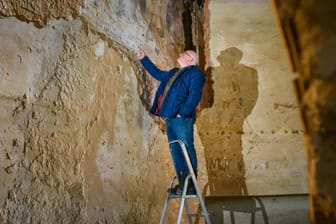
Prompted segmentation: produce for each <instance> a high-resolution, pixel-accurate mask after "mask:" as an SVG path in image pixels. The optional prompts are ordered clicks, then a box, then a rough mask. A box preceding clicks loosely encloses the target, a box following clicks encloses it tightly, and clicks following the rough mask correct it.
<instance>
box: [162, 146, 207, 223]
mask: <svg viewBox="0 0 336 224" xmlns="http://www.w3.org/2000/svg"><path fill="white" fill-rule="evenodd" d="M171 144H179V145H180V147H181V149H182V152H183V155H184V158H185V160H186V162H187V165H188V169H189V175H188V176H187V177H186V179H185V181H184V185H183V191H182V194H181V195H178V194H173V193H171V192H170V191H169V189H171V188H172V187H173V185H174V181H175V179H176V176H174V177H173V178H172V180H171V182H170V184H169V188H168V191H167V196H166V200H165V203H164V206H163V211H162V215H161V219H160V224H163V222H164V219H165V216H166V213H167V209H168V203H169V200H170V199H180V200H181V202H180V208H179V213H178V218H177V222H176V223H177V224H180V223H181V220H182V213H183V207H184V208H185V210H186V214H187V216H188V221H189V224H192V217H193V216H196V217H197V218H199V217H204V218H205V221H206V223H207V224H211V222H210V219H209V214H208V212H207V210H206V207H205V204H204V200H203V198H202V194H201V191H200V189H199V187H198V184H197V180H196V176H195V173H194V170H193V168H192V165H191V162H190V159H189V155H188V153H187V149H186V147H185V144H184V143H183V141H181V140H174V141H171V142H169V145H171ZM190 179H191V180H192V182H193V184H194V187H195V190H196V194H191V195H189V194H187V188H188V184H189V183H190V181H189V180H190ZM190 198H197V199H198V201H199V203H200V206H201V209H202V213H190V209H189V206H188V202H187V200H188V199H190Z"/></svg>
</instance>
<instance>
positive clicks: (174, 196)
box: [168, 193, 197, 198]
mask: <svg viewBox="0 0 336 224" xmlns="http://www.w3.org/2000/svg"><path fill="white" fill-rule="evenodd" d="M184 197H185V198H197V195H196V194H187V195H185V196H184ZM168 198H182V194H172V193H169V194H168Z"/></svg>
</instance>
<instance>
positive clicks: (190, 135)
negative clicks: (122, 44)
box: [137, 49, 205, 195]
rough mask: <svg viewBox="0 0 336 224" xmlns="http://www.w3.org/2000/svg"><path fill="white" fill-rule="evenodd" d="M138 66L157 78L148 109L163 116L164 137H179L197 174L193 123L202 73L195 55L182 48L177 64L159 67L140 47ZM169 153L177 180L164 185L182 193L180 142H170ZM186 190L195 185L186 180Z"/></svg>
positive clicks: (190, 191) (183, 169)
mask: <svg viewBox="0 0 336 224" xmlns="http://www.w3.org/2000/svg"><path fill="white" fill-rule="evenodd" d="M137 58H138V60H140V62H141V64H142V66H143V67H144V68H145V69H146V71H147V72H148V73H149V74H150V75H151V76H152V77H153V78H155V79H157V80H158V81H160V85H159V87H158V89H157V91H156V94H155V98H154V102H153V106H152V108H151V110H150V112H151V113H152V114H154V115H156V116H158V117H161V118H162V119H163V120H165V125H166V133H167V137H168V141H169V142H172V141H175V140H181V141H182V142H183V143H184V145H185V147H186V151H187V153H188V155H189V158H190V162H191V165H192V168H193V171H194V173H195V176H197V155H196V151H195V147H194V127H193V125H194V123H195V120H196V107H197V105H198V104H199V102H200V100H201V96H202V89H203V86H204V84H205V75H204V74H203V72H202V71H201V70H200V69H198V68H197V67H196V65H197V64H198V56H197V54H196V52H195V51H193V50H186V51H184V52H182V53H180V54H179V57H178V58H177V63H178V65H179V67H178V68H172V69H170V70H168V71H163V70H160V69H159V68H158V67H157V66H156V65H154V64H153V62H152V61H151V60H150V59H149V58H148V57H147V56H146V55H145V53H144V51H143V50H141V49H140V50H139V52H138V54H137ZM169 148H170V153H171V156H172V160H173V163H174V167H175V171H176V176H177V178H178V184H177V185H175V186H172V188H170V189H168V191H170V193H172V194H177V195H179V194H182V191H183V186H184V180H185V179H186V177H187V176H188V175H189V173H190V172H189V169H188V166H187V163H186V160H185V157H184V155H183V152H182V150H181V146H180V144H170V146H169ZM187 194H195V187H194V186H193V183H192V182H191V183H190V184H188V189H187Z"/></svg>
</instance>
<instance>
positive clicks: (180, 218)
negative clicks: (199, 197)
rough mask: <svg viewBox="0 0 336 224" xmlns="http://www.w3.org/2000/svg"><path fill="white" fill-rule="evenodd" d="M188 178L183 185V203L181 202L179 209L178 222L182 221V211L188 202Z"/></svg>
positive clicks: (178, 223)
mask: <svg viewBox="0 0 336 224" xmlns="http://www.w3.org/2000/svg"><path fill="white" fill-rule="evenodd" d="M187 183H188V182H187V180H186V181H185V184H184V185H183V191H182V195H181V204H180V210H179V214H178V218H177V222H176V223H177V224H180V223H181V220H182V213H183V207H184V205H185V203H186V195H187V188H188V184H187Z"/></svg>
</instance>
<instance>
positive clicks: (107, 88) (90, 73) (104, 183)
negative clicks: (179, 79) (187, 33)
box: [1, 19, 165, 223]
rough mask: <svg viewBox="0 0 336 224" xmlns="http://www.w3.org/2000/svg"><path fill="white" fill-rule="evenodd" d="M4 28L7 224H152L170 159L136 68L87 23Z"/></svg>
mask: <svg viewBox="0 0 336 224" xmlns="http://www.w3.org/2000/svg"><path fill="white" fill-rule="evenodd" d="M1 27H3V28H4V29H2V30H3V31H4V33H6V35H1V40H2V43H6V44H4V45H2V47H3V48H5V49H1V50H2V52H6V56H7V57H5V58H4V59H5V60H6V63H2V65H6V68H3V67H2V71H3V72H5V74H6V73H8V74H7V75H6V76H3V77H5V79H4V80H2V81H3V82H2V84H3V85H4V86H5V87H6V88H2V98H1V99H2V103H1V106H2V107H1V108H2V111H3V113H2V122H1V123H2V142H1V144H2V153H1V161H2V163H1V164H4V167H3V168H4V169H2V173H1V179H2V180H3V181H2V183H3V184H5V186H3V188H2V192H3V194H1V195H2V196H3V197H2V198H1V199H2V200H1V202H2V204H1V208H2V209H1V214H2V219H4V220H8V221H9V222H13V223H20V222H25V223H28V222H31V221H32V222H46V223H58V222H62V223H85V222H88V223H95V222H97V221H99V222H103V221H109V222H116V223H148V218H149V217H150V216H149V215H150V212H151V211H150V209H151V206H152V204H154V205H155V203H156V201H157V198H156V195H161V194H160V193H162V192H160V193H158V194H156V193H155V192H156V189H157V188H156V186H155V185H156V184H153V183H158V182H159V180H157V181H156V182H154V181H153V180H154V179H155V178H150V176H158V173H156V171H157V170H158V169H157V167H158V166H159V167H162V166H163V168H165V163H163V164H161V165H157V164H159V158H158V154H157V152H158V151H156V150H155V148H156V147H155V144H156V143H155V142H156V141H155V139H153V138H154V137H155V134H153V133H152V132H155V125H154V129H153V130H152V128H151V127H152V125H153V124H152V122H151V119H150V118H149V117H148V115H146V114H147V113H146V110H145V107H144V106H143V105H142V103H141V101H140V98H139V93H138V90H137V89H138V88H137V81H136V80H137V79H136V75H135V71H136V70H134V69H135V68H136V67H135V66H134V64H133V65H132V64H131V61H130V59H129V58H128V57H127V55H125V54H124V53H123V52H121V51H120V50H119V51H117V50H116V49H118V48H117V47H116V48H113V47H109V46H108V44H107V43H106V42H105V41H103V40H102V39H101V38H100V37H99V36H97V35H93V34H91V33H89V34H87V33H86V32H85V29H84V28H85V26H84V25H83V24H82V23H81V22H80V21H76V22H73V23H68V22H64V21H62V22H54V23H53V24H52V25H51V26H50V27H48V28H44V29H41V30H38V29H37V28H35V27H34V26H33V25H32V24H30V25H26V24H24V23H22V22H19V21H17V20H16V19H6V20H5V19H3V20H1ZM5 29H7V30H5ZM27 37H29V38H27ZM26 38H27V39H26ZM12 40H15V41H12ZM114 47H115V46H114ZM6 49H8V50H7V51H6ZM111 62H113V64H111ZM132 68H133V69H132ZM27 70H28V71H29V72H28V73H27ZM29 76H31V77H29ZM24 94H25V95H24ZM144 129H145V130H144ZM158 141H159V142H160V140H158ZM150 146H151V148H150ZM146 161H148V162H147V163H146ZM144 164H145V165H144ZM155 164H156V165H155ZM152 166H153V167H155V168H151V167H152ZM163 168H162V169H163ZM147 170H149V171H147ZM144 173H146V174H147V175H142V174H144ZM162 176H165V175H162ZM129 186H132V188H130V187H129ZM134 186H138V187H136V188H134ZM149 188H150V190H148V189H149ZM126 189H127V190H126ZM6 191H7V192H8V193H6Z"/></svg>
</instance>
